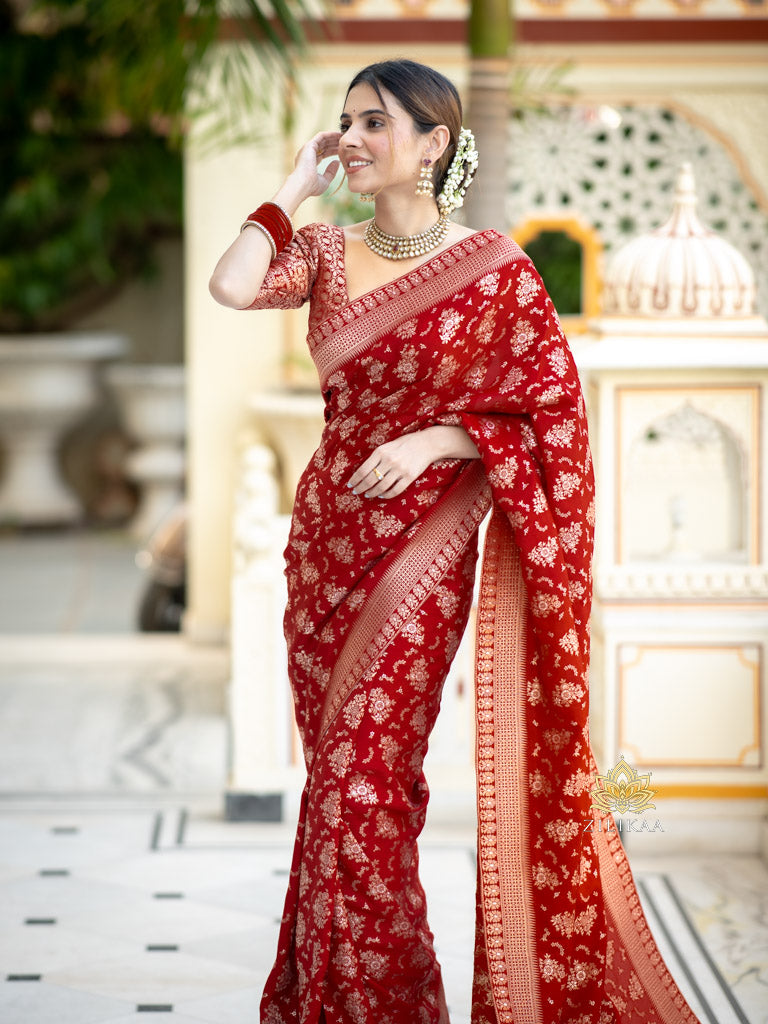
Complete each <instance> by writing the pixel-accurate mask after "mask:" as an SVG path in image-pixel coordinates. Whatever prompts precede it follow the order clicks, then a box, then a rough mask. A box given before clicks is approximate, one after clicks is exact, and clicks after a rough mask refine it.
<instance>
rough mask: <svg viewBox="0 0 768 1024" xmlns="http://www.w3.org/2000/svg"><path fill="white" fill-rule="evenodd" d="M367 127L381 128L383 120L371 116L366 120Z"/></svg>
mask: <svg viewBox="0 0 768 1024" xmlns="http://www.w3.org/2000/svg"><path fill="white" fill-rule="evenodd" d="M368 127H369V128H383V127H384V122H383V121H380V120H379V119H378V118H375V117H372V118H371V119H370V121H369V122H368Z"/></svg>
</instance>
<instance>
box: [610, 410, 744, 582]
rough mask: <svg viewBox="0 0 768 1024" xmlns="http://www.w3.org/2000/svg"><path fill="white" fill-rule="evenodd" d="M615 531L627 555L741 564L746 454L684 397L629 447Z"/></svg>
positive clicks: (726, 431)
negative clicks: (619, 524)
mask: <svg viewBox="0 0 768 1024" xmlns="http://www.w3.org/2000/svg"><path fill="white" fill-rule="evenodd" d="M625 488H626V489H625V493H624V495H623V501H622V513H623V518H624V522H623V523H622V528H621V535H622V537H623V539H624V546H625V551H626V556H627V560H628V561H630V562H635V561H657V560H664V561H665V562H669V561H673V562H675V561H682V562H696V561H707V562H713V561H714V562H726V563H731V564H732V563H746V562H747V561H748V560H749V554H750V552H749V546H750V543H749V528H748V527H749V524H748V522H747V519H748V515H747V512H748V510H747V501H746V489H747V466H746V453H745V452H744V450H743V448H742V446H741V444H740V442H739V439H738V438H737V437H736V435H735V434H734V433H733V432H732V431H731V430H730V429H729V428H728V427H727V426H726V424H724V423H722V422H720V420H718V419H717V418H716V417H714V416H712V415H711V414H709V413H707V412H705V411H703V410H702V409H699V408H697V407H696V406H695V405H693V404H692V403H691V401H690V400H685V401H683V402H682V403H681V404H680V405H679V406H678V407H677V408H676V409H674V410H673V411H671V412H669V413H667V414H665V415H663V416H661V417H659V418H658V419H656V420H654V421H653V422H651V423H649V424H648V425H647V426H646V427H645V428H643V430H642V431H640V433H639V434H638V435H636V437H635V439H634V441H633V442H632V445H631V447H630V450H629V464H628V466H627V475H626V478H625Z"/></svg>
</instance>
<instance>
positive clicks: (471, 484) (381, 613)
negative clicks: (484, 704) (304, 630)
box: [318, 459, 491, 745]
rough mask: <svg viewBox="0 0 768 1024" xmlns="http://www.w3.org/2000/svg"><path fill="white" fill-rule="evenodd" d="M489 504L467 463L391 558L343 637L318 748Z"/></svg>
mask: <svg viewBox="0 0 768 1024" xmlns="http://www.w3.org/2000/svg"><path fill="white" fill-rule="evenodd" d="M490 504H491V492H490V486H489V484H488V482H487V480H486V477H485V471H484V469H483V467H482V464H481V463H480V460H479V459H477V460H473V461H472V462H471V463H470V464H469V465H468V466H467V467H466V469H464V470H463V472H462V474H461V476H459V478H458V480H457V481H456V483H455V484H454V486H453V489H452V490H451V491H450V492H449V493H448V494H447V495H446V496H445V497H444V498H442V499H441V500H440V502H438V504H437V505H435V506H434V507H433V509H432V513H431V514H430V515H429V516H428V517H427V519H426V520H425V521H424V522H423V523H422V524H421V526H419V528H418V529H416V530H415V531H414V532H413V533H412V534H411V536H410V537H409V538H408V540H407V542H406V543H405V544H404V545H403V546H402V548H401V549H400V550H399V551H398V552H397V554H396V555H395V557H394V558H393V559H392V560H391V561H390V562H389V564H388V565H387V567H386V569H385V570H384V572H383V574H382V576H381V579H380V580H379V581H378V582H377V583H376V585H375V586H374V588H373V591H372V592H371V594H370V596H369V597H368V599H367V600H366V602H365V605H364V606H363V609H362V611H361V612H360V614H359V615H358V617H357V619H356V620H355V622H354V623H353V625H352V627H351V629H350V631H349V633H348V634H347V637H346V640H345V641H344V645H343V646H342V648H341V651H340V652H339V656H338V658H337V659H336V664H335V665H334V669H333V673H332V674H331V678H330V680H329V683H328V690H327V692H326V697H325V702H324V705H323V711H322V715H321V721H320V729H319V734H318V745H319V743H320V742H321V741H322V739H323V737H324V736H325V734H326V732H327V730H328V728H329V727H330V725H331V723H332V722H333V719H334V718H335V717H336V715H337V714H338V712H339V711H340V709H341V708H342V707H343V706H344V704H345V703H346V701H347V700H348V699H349V696H350V694H351V693H352V691H353V690H354V689H355V687H356V686H357V684H358V683H359V681H360V680H361V679H362V677H363V676H364V675H365V673H366V672H367V671H368V669H369V668H370V667H371V665H373V664H374V663H375V662H376V660H377V658H378V657H379V656H380V655H381V654H382V652H383V651H384V650H385V649H386V648H387V646H388V645H389V644H390V643H391V642H392V641H393V640H394V639H395V638H396V637H397V635H398V633H399V632H400V631H401V630H402V629H403V627H404V626H405V625H406V624H407V623H408V621H409V620H410V619H411V617H412V616H413V615H414V613H415V612H417V611H418V609H419V608H420V607H421V605H422V604H423V603H424V601H426V599H427V598H428V597H429V595H430V594H431V593H432V591H433V590H434V588H435V586H436V585H437V584H438V583H439V582H440V580H441V579H442V578H443V576H444V575H445V573H446V572H447V571H448V569H449V568H450V567H451V565H452V564H453V562H454V561H455V559H456V558H457V557H458V556H459V555H460V554H461V552H462V551H463V550H464V548H465V547H466V545H467V544H468V543H469V541H470V539H471V537H472V535H473V534H474V532H475V530H476V529H477V527H478V526H479V524H480V522H481V521H482V519H483V517H484V516H485V514H486V512H487V511H488V509H489V507H490Z"/></svg>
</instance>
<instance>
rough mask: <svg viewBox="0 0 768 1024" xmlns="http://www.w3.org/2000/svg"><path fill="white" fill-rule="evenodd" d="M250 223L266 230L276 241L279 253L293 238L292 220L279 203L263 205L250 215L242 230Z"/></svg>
mask: <svg viewBox="0 0 768 1024" xmlns="http://www.w3.org/2000/svg"><path fill="white" fill-rule="evenodd" d="M249 223H250V224H257V225H258V226H260V227H261V228H263V229H264V231H265V232H266V233H267V234H268V237H269V238H271V239H273V240H274V244H275V249H276V250H277V252H282V251H283V249H284V248H285V247H286V245H288V243H289V242H290V241H291V239H292V238H293V224H292V223H291V218H290V217H289V216H288V214H287V213H286V212H285V210H284V209H283V208H282V207H281V206H278V205H277V203H262V204H261V206H260V207H259V208H258V210H254V211H253V213H251V214H249V215H248V217H247V218H246V220H245V221H244V222H243V226H242V227H241V229H240V230H241V231H242V229H243V228H244V227H246V226H247V225H248V224H249Z"/></svg>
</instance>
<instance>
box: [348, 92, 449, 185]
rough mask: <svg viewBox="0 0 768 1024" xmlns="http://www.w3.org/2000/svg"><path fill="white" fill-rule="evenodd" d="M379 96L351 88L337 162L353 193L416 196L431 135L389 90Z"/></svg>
mask: <svg viewBox="0 0 768 1024" xmlns="http://www.w3.org/2000/svg"><path fill="white" fill-rule="evenodd" d="M381 96H382V99H383V100H384V104H382V102H381V99H379V97H378V96H377V94H376V92H375V90H374V89H372V88H371V86H370V85H368V84H366V83H363V82H361V83H360V84H359V85H356V86H355V87H354V88H353V89H350V91H349V94H348V96H347V100H346V103H345V104H344V112H343V114H342V115H341V124H340V129H341V139H340V140H339V157H340V159H341V163H342V165H343V167H344V170H345V171H346V172H347V178H348V182H349V188H350V191H352V192H379V190H380V189H383V188H386V189H392V188H402V189H403V190H404V191H405V190H407V189H410V190H411V191H410V194H411V195H413V193H414V191H415V188H416V182H417V180H418V177H419V171H420V169H421V161H422V159H423V158H424V156H425V154H426V153H427V150H428V148H429V144H430V136H429V134H427V135H421V134H419V133H418V132H417V131H416V126H415V124H414V121H413V118H412V117H411V116H410V114H408V113H406V111H405V110H404V109H403V107H402V106H401V105H400V103H399V102H398V100H397V99H395V97H394V96H393V95H392V93H391V92H388V91H387V90H386V89H382V90H381Z"/></svg>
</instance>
